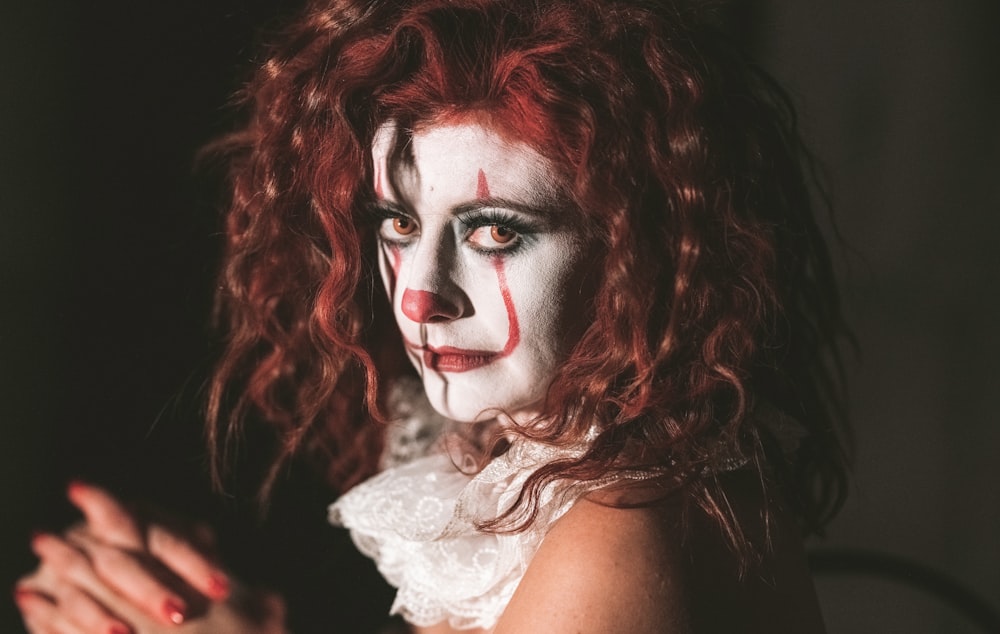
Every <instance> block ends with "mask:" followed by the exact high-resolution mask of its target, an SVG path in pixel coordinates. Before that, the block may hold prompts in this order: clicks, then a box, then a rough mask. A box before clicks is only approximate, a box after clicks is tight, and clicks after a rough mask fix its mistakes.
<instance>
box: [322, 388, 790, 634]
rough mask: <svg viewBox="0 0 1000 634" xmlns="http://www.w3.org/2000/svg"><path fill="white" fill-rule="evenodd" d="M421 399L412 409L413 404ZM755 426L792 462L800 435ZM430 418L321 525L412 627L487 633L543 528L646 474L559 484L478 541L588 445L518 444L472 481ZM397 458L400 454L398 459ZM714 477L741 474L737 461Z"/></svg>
mask: <svg viewBox="0 0 1000 634" xmlns="http://www.w3.org/2000/svg"><path fill="white" fill-rule="evenodd" d="M420 400H422V399H419V398H417V399H414V401H412V402H419V401H420ZM762 418H763V420H761V418H759V420H761V422H762V423H764V425H765V426H766V427H770V428H771V429H770V431H771V432H772V433H773V434H774V435H775V436H776V437H777V438H779V439H780V440H781V444H782V446H783V448H784V449H786V450H788V451H789V453H791V452H794V450H795V448H796V447H797V445H798V441H799V439H800V438H801V436H802V435H803V433H804V432H803V430H802V427H801V426H800V425H799V424H798V423H797V422H796V421H794V420H793V419H790V418H788V417H786V416H783V415H778V414H776V413H775V412H770V411H769V412H767V415H766V416H765V417H762ZM437 420H439V419H438V417H436V416H435V415H428V414H427V412H422V411H416V410H414V411H412V412H410V417H409V418H407V416H406V415H404V420H403V421H402V423H400V424H399V425H397V426H395V427H394V428H393V429H390V431H389V447H388V448H387V453H386V457H385V459H384V463H385V466H386V467H387V468H386V470H385V471H383V472H382V473H380V474H379V475H377V476H375V477H373V478H371V479H369V480H367V481H365V482H363V483H361V484H359V485H358V486H356V487H354V488H353V489H351V490H350V491H348V492H347V493H346V494H344V495H343V496H341V498H340V499H338V500H337V501H336V502H335V503H334V504H332V505H331V506H330V508H329V519H330V522H331V523H333V524H335V525H338V526H343V527H346V528H347V529H349V530H350V532H351V537H352V539H353V540H354V543H355V544H356V545H357V547H358V549H359V550H360V551H361V552H362V553H364V554H365V555H367V556H369V557H371V558H372V559H373V560H374V561H375V563H376V565H377V567H378V569H379V571H380V572H381V573H382V575H383V576H384V577H385V579H386V580H387V581H388V582H389V583H390V584H392V585H393V586H395V587H396V588H398V592H397V594H396V599H395V601H394V602H393V605H392V609H391V613H392V614H400V615H402V616H403V618H405V619H406V620H407V621H408V622H410V623H412V624H414V625H417V626H430V625H434V624H436V623H440V622H442V621H447V622H448V623H449V625H450V626H451V627H453V628H456V629H471V628H484V629H490V628H492V627H493V626H494V625H495V624H496V622H497V621H498V620H499V618H500V615H501V614H502V613H503V611H504V609H505V608H506V607H507V604H508V603H509V601H510V599H511V597H512V596H513V594H514V591H515V590H516V588H517V586H518V584H519V583H520V581H521V578H522V577H523V576H524V573H525V571H526V570H527V568H528V564H529V563H530V561H531V559H532V557H533V556H534V554H535V552H537V550H538V547H539V546H540V544H541V542H542V540H543V539H544V537H545V535H546V534H547V533H548V531H549V529H550V528H551V527H552V525H553V524H554V523H555V522H556V521H557V520H558V519H559V518H560V517H562V516H563V515H564V514H565V513H566V512H567V511H568V510H569V509H570V508H571V507H572V506H573V504H575V503H576V501H577V500H579V499H580V498H581V497H582V496H584V495H586V494H587V493H589V492H591V491H595V490H597V489H600V488H603V487H606V486H608V485H610V484H613V483H616V482H621V481H622V480H644V479H649V478H651V477H654V476H655V473H653V472H641V471H636V472H625V473H616V474H614V475H611V476H609V477H607V478H604V479H602V480H597V481H588V482H579V481H567V480H558V481H555V482H551V483H549V484H547V485H546V486H545V487H544V488H543V489H542V491H541V496H540V500H539V505H538V514H537V516H536V518H535V520H534V522H532V524H531V525H530V526H529V527H528V528H527V529H525V530H524V531H521V532H517V533H500V534H494V533H485V532H481V531H479V530H477V528H476V527H477V525H479V524H481V523H482V522H484V521H488V520H491V519H494V518H496V517H498V516H499V515H501V514H503V513H504V512H505V511H507V510H508V509H509V508H511V506H512V505H513V503H514V501H515V500H516V499H517V496H518V494H519V493H520V492H521V489H522V487H523V485H524V483H525V481H526V480H527V479H528V477H530V476H531V475H532V474H533V473H535V471H537V470H538V469H539V468H540V467H541V466H543V465H545V464H548V463H550V462H552V461H555V460H560V459H566V458H576V457H579V456H580V455H581V454H582V452H583V451H584V450H585V448H586V446H587V444H588V443H587V442H586V441H585V442H584V443H581V444H579V445H576V446H573V447H569V448H555V447H550V446H547V445H542V444H540V443H537V442H533V441H529V440H527V439H517V440H515V441H514V442H513V444H512V445H511V447H510V448H509V449H508V451H507V452H506V453H504V454H503V455H501V456H499V457H497V458H495V459H494V460H492V461H491V462H490V463H489V464H488V465H487V466H486V468H485V469H483V470H482V471H481V472H479V473H478V474H476V475H474V476H472V475H469V474H466V473H462V472H461V471H459V470H458V469H457V468H456V467H455V465H454V463H453V462H452V460H451V458H450V457H449V456H448V455H446V454H444V453H441V452H437V453H435V452H434V449H435V439H436V437H437V433H438V432H439V431H440V429H441V426H440V424H439V423H438V422H433V423H429V424H430V425H432V426H433V430H432V431H428V429H427V425H428V423H421V421H437ZM401 447H402V448H404V449H401ZM722 462H723V464H720V465H717V468H719V470H721V471H729V470H733V469H738V468H739V467H741V466H743V465H745V464H746V462H747V459H746V458H745V457H744V456H743V454H742V453H739V452H736V453H734V454H732V455H730V456H728V457H727V458H726V459H724V460H723V461H722Z"/></svg>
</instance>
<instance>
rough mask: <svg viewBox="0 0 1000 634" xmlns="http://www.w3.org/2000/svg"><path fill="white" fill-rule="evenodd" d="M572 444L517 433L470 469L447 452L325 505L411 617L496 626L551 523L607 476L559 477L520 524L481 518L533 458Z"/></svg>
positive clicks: (559, 453)
mask: <svg viewBox="0 0 1000 634" xmlns="http://www.w3.org/2000/svg"><path fill="white" fill-rule="evenodd" d="M579 451H580V448H576V449H575V450H572V449H571V450H566V449H558V450H556V449H552V448H549V447H546V446H543V445H540V444H537V443H532V442H526V441H523V440H522V441H516V442H515V443H514V444H513V445H512V446H511V448H510V450H508V451H507V452H506V453H505V454H503V455H502V456H500V457H498V458H495V459H494V460H493V461H492V462H490V464H489V465H487V466H486V468H485V469H483V470H482V471H481V472H479V473H478V474H476V475H475V476H470V475H467V474H464V473H462V472H461V471H459V470H458V469H457V468H456V467H455V465H454V463H453V461H452V459H451V458H450V457H449V456H448V455H445V454H443V453H439V454H432V455H428V456H425V457H422V458H418V459H416V460H413V461H412V462H409V463H407V464H403V465H400V466H396V467H392V468H390V469H387V470H386V471H383V472H382V473H380V474H379V475H377V476H375V477H374V478H371V479H370V480H368V481H366V482H364V483H362V484H360V485H358V486H356V487H354V488H353V489H351V490H350V491H349V492H348V493H347V494H345V495H344V496H342V497H341V498H340V499H339V500H337V502H336V503H334V504H333V505H332V506H331V507H330V521H331V522H333V523H334V524H337V525H341V526H345V527H347V528H348V529H350V531H351V536H352V538H353V539H354V543H355V544H357V546H358V549H359V550H361V552H363V553H364V554H366V555H368V556H369V557H371V558H372V559H374V560H375V563H376V565H377V566H378V569H379V571H380V572H381V573H382V575H383V576H384V577H385V578H386V580H387V581H388V582H389V583H390V584H392V585H394V586H396V587H397V588H398V589H399V591H398V592H397V594H396V600H395V602H394V603H393V606H392V613H393V614H401V615H402V616H403V618H405V619H406V620H407V621H409V622H410V623H413V624H414V625H419V626H428V625H433V624H435V623H439V622H441V621H448V622H449V624H450V625H451V626H452V627H454V628H458V629H465V628H476V627H481V628H486V629H489V628H491V627H493V626H494V625H495V624H496V622H497V620H498V619H499V618H500V615H501V614H502V613H503V611H504V609H505V608H506V607H507V603H508V602H509V601H510V598H511V596H512V595H513V594H514V590H515V589H516V588H517V584H518V583H520V581H521V577H523V576H524V572H525V570H527V568H528V563H529V562H530V561H531V558H532V556H534V554H535V552H536V551H537V550H538V546H539V545H540V544H541V542H542V539H543V538H544V537H545V534H546V533H547V532H548V530H549V528H550V527H551V526H552V524H553V523H554V522H555V521H556V520H557V519H559V518H560V517H561V516H562V515H563V514H564V513H566V511H568V510H569V509H570V507H572V506H573V503H574V502H576V501H577V500H578V499H579V498H580V497H581V496H583V495H584V494H585V493H587V492H588V491H591V490H593V489H595V488H598V487H600V486H606V485H607V484H608V483H607V482H603V483H600V482H599V483H594V482H588V483H579V482H557V483H554V484H551V485H549V486H548V487H546V488H545V489H544V491H543V495H542V498H541V500H540V505H539V511H538V516H537V517H536V519H535V521H534V522H533V523H532V525H531V527H530V528H529V529H528V530H526V531H524V532H518V533H499V534H495V533H484V532H480V531H478V530H477V529H476V524H477V522H481V521H484V520H489V519H493V518H495V517H497V516H498V515H500V514H501V513H502V512H503V511H506V510H507V509H508V508H509V507H510V506H511V505H512V504H513V501H514V499H515V498H516V497H517V494H518V493H519V492H520V490H521V486H522V485H523V484H524V481H525V480H526V479H527V478H528V476H529V475H531V474H532V473H533V472H534V471H535V470H536V469H537V468H538V467H540V466H542V465H544V464H546V463H548V462H550V461H552V460H553V459H557V458H560V457H568V456H570V455H573V454H576V453H578V452H579Z"/></svg>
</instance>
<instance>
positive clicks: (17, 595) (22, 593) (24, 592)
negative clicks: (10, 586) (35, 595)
mask: <svg viewBox="0 0 1000 634" xmlns="http://www.w3.org/2000/svg"><path fill="white" fill-rule="evenodd" d="M12 594H13V595H14V603H17V604H18V605H20V604H21V601H23V600H24V599H25V598H26V597H28V596H29V595H31V590H28V589H27V588H18V587H17V586H15V587H14V590H13V592H12Z"/></svg>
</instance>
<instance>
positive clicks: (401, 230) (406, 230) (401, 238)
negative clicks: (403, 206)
mask: <svg viewBox="0 0 1000 634" xmlns="http://www.w3.org/2000/svg"><path fill="white" fill-rule="evenodd" d="M377 213H379V215H381V216H382V218H381V219H380V220H379V225H378V237H379V239H380V240H385V241H386V242H399V243H404V242H409V241H410V240H412V239H414V238H415V237H416V236H417V233H418V232H419V230H420V225H418V224H417V221H416V220H414V219H413V218H411V217H409V216H405V215H402V214H400V213H397V212H394V211H386V210H381V209H380V210H377Z"/></svg>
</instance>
